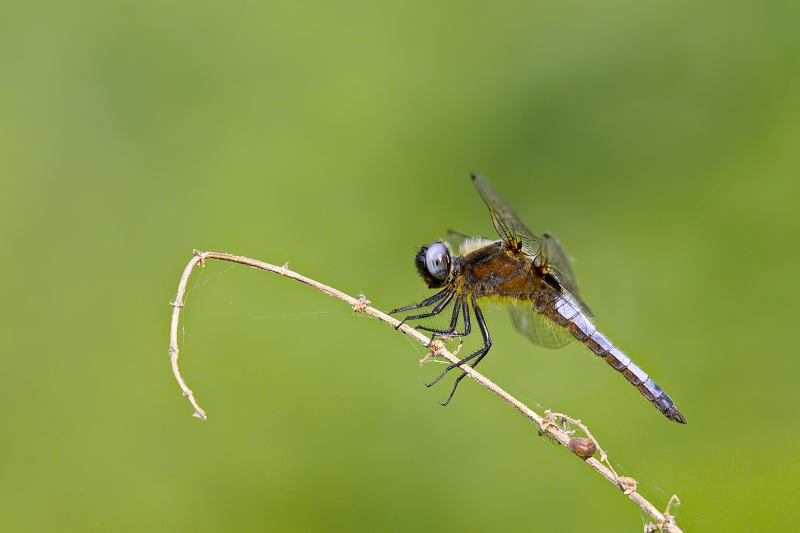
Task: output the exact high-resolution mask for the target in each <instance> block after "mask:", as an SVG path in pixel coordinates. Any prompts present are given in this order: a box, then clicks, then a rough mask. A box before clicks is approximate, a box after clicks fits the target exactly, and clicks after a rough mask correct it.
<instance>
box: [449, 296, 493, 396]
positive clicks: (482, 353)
mask: <svg viewBox="0 0 800 533" xmlns="http://www.w3.org/2000/svg"><path fill="white" fill-rule="evenodd" d="M472 308H473V309H474V310H475V320H476V321H477V322H478V327H479V328H480V330H481V336H483V348H481V349H480V350H478V351H477V352H475V353H474V354H472V355H470V356H469V357H468V358H467V359H472V358H473V357H474V358H475V361H473V362H472V363H470V365H469V366H470V367H472V368H475V367H476V366H478V363H480V362H481V359H483V358H484V357H486V354H487V353H489V349H490V348H491V347H492V337H491V336H490V335H489V328H488V327H487V326H486V320H484V318H483V312H481V308H480V307H478V305H477V303H476V302H475V296H474V295H473V296H472ZM466 376H467V373H466V372H462V373H461V375H460V376H458V377H457V378H456V381H455V382H454V383H453V390H451V391H450V396H448V397H447V399H446V400H445V401H444V402H442V406H445V407H446V406H447V404H449V403H450V400H452V399H453V395H454V394H455V393H456V389H457V388H458V384H459V383H461V380H462V379H464V378H465V377H466Z"/></svg>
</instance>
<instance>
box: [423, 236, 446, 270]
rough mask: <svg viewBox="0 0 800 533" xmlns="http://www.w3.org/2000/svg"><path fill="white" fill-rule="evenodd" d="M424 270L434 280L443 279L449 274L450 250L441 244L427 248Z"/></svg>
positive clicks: (434, 244)
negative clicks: (426, 270)
mask: <svg viewBox="0 0 800 533" xmlns="http://www.w3.org/2000/svg"><path fill="white" fill-rule="evenodd" d="M425 268H426V269H428V273H429V274H430V275H431V276H433V277H434V278H436V279H445V278H446V277H447V275H448V274H449V273H450V250H448V249H447V246H445V245H444V244H442V243H441V242H435V243H433V244H431V245H430V246H428V251H427V252H425Z"/></svg>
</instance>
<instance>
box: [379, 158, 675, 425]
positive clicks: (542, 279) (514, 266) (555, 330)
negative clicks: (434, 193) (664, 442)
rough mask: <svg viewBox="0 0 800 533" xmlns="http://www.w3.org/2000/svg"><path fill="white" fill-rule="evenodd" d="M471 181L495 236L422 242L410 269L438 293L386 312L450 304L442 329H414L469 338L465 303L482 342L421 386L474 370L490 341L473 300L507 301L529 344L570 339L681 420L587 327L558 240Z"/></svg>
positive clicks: (587, 314) (586, 311)
mask: <svg viewBox="0 0 800 533" xmlns="http://www.w3.org/2000/svg"><path fill="white" fill-rule="evenodd" d="M472 183H473V185H475V188H476V189H478V193H479V194H480V195H481V198H483V201H484V202H485V203H486V205H487V206H488V207H489V214H490V215H491V217H492V223H493V224H494V227H495V230H497V233H498V235H499V236H500V240H496V241H493V240H490V239H486V238H483V237H467V236H466V235H462V234H459V233H456V232H452V231H451V232H450V233H449V237H450V240H451V241H454V243H456V244H459V253H458V255H455V254H454V253H453V250H452V248H451V246H450V244H449V243H447V242H445V241H443V240H436V241H434V242H432V243H431V244H429V245H428V246H422V247H421V248H420V249H419V251H418V252H417V254H416V257H415V259H414V262H415V265H416V268H417V271H418V272H419V275H420V276H421V277H422V279H423V280H424V281H425V283H426V284H427V285H428V288H430V289H441V290H440V291H439V292H437V293H436V294H434V295H433V296H431V297H429V298H426V299H424V300H423V301H421V302H420V303H418V304H411V305H407V306H405V307H401V308H399V309H395V310H393V311H391V312H390V314H394V313H404V312H407V311H414V310H417V309H425V308H428V307H431V306H433V308H432V309H430V310H429V311H427V312H423V313H420V314H416V315H409V316H406V317H405V318H404V319H403V322H402V323H405V322H406V321H408V320H418V319H424V318H429V317H432V316H435V315H438V314H440V313H441V312H443V311H444V310H445V309H446V308H447V307H448V306H449V305H451V304H452V305H453V311H452V317H451V319H450V325H449V327H448V328H447V329H436V328H429V327H425V326H417V329H420V330H423V331H428V332H430V333H431V334H432V336H431V340H433V339H434V338H435V337H436V336H437V335H438V336H440V337H445V338H451V337H465V336H467V335H469V334H470V332H471V318H470V307H471V308H472V313H473V314H474V315H475V321H476V322H477V323H478V329H480V332H481V336H482V338H483V346H482V347H481V348H480V349H479V350H477V351H475V352H473V353H471V354H470V355H468V356H466V357H464V358H463V359H461V361H459V362H458V363H456V364H451V365H448V366H447V368H445V370H444V372H442V373H441V374H440V375H439V377H437V378H436V379H434V380H433V382H431V383H427V384H426V385H427V386H428V387H431V386H433V385H435V384H436V383H438V382H439V380H441V379H442V378H443V377H444V376H445V375H446V374H447V373H448V372H450V371H451V370H453V369H454V368H456V367H458V366H460V365H462V364H465V363H469V364H470V366H471V367H472V368H475V367H476V366H477V365H478V363H480V362H481V360H482V359H483V358H484V357H486V354H487V353H489V350H490V349H491V347H492V338H491V336H490V335H489V329H488V328H487V326H486V321H485V320H484V317H483V312H482V311H481V307H480V305H479V302H480V301H481V300H482V299H493V300H495V301H498V302H499V303H500V304H501V305H506V306H508V308H509V311H510V313H511V319H512V321H513V323H514V326H515V327H516V328H517V330H519V331H520V332H521V333H522V334H523V335H525V336H526V337H528V339H529V340H531V341H532V342H533V343H534V344H538V345H540V346H544V347H546V348H561V347H562V346H565V345H566V344H568V343H569V342H571V341H573V340H575V339H577V340H579V341H581V342H583V343H584V344H586V346H587V347H588V348H589V349H590V350H591V351H592V352H593V353H594V354H596V355H598V356H600V357H602V358H603V359H605V360H606V362H608V364H610V365H611V366H612V367H614V369H616V370H617V371H619V372H621V373H622V374H623V375H624V376H625V378H626V379H627V380H628V381H629V382H630V383H631V384H632V385H633V386H635V387H636V388H637V389H639V392H641V393H642V395H643V396H644V397H645V398H647V399H648V400H650V402H651V403H652V404H653V405H654V406H655V407H656V409H658V410H659V411H661V412H662V413H663V414H664V416H666V417H667V418H669V419H670V420H674V421H676V422H680V423H681V424H685V423H686V418H684V416H683V415H682V414H681V413H680V411H678V409H677V408H676V407H675V404H674V403H673V402H672V399H671V398H670V397H669V396H668V395H667V393H666V392H664V390H663V389H662V388H661V387H659V386H658V385H656V383H655V382H654V381H653V380H652V379H650V377H649V376H648V375H647V373H645V372H644V371H643V370H642V369H641V368H639V367H638V366H637V365H636V364H634V363H633V361H631V360H630V358H629V357H628V356H626V355H625V354H624V353H622V351H620V350H619V349H618V348H617V347H616V346H614V345H613V344H612V343H611V341H609V340H608V339H607V338H606V337H605V336H603V334H602V333H600V332H599V331H597V329H596V328H595V327H594V325H593V324H592V322H591V320H590V318H591V317H593V316H594V313H593V312H592V310H591V309H590V308H589V306H587V305H586V304H585V303H584V302H583V300H582V299H581V296H580V293H579V291H578V284H577V282H576V281H575V276H574V274H573V273H572V267H571V266H570V259H569V256H568V255H567V254H566V252H565V251H564V249H563V248H562V247H561V245H560V244H559V242H558V240H556V238H555V237H554V236H553V235H552V234H550V233H547V232H545V233H544V234H543V235H542V237H537V236H535V235H534V234H533V233H532V232H531V230H529V229H528V227H527V226H526V225H525V224H524V223H522V221H521V220H520V219H519V217H518V216H517V214H516V213H515V212H514V209H513V208H512V207H511V206H510V205H509V204H508V203H507V202H506V201H505V200H503V198H502V197H501V196H500V194H499V193H498V192H497V191H496V190H495V189H494V187H492V185H491V184H490V183H489V181H488V180H486V178H484V177H483V176H481V175H479V174H476V173H472ZM459 317H463V330H462V331H460V332H459V331H456V329H457V324H458V319H459ZM398 327H399V326H398ZM465 376H466V374H465V373H462V374H461V375H459V376H458V377H457V378H456V380H455V383H454V384H453V389H452V390H451V391H450V395H449V396H448V397H447V400H445V401H444V402H443V403H442V405H447V404H448V403H450V400H452V398H453V395H454V394H455V392H456V389H457V388H458V384H459V383H460V382H461V380H462V379H464V377H465Z"/></svg>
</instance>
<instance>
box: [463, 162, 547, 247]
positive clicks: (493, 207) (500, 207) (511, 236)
mask: <svg viewBox="0 0 800 533" xmlns="http://www.w3.org/2000/svg"><path fill="white" fill-rule="evenodd" d="M471 176H472V183H473V185H475V188H476V189H478V194H480V195H481V198H483V201H484V202H485V203H486V206H487V207H488V208H489V214H490V215H491V216H492V224H494V229H495V230H497V234H498V235H500V237H501V238H502V239H503V240H505V241H506V242H507V243H508V244H509V245H511V248H512V249H517V250H522V251H525V252H526V253H527V254H528V255H530V256H531V257H536V256H537V255H538V254H539V251H540V250H541V248H542V243H541V239H539V237H537V236H535V235H534V234H533V233H532V232H531V230H529V229H528V226H526V225H525V224H523V222H522V221H521V220H520V219H519V216H517V213H516V212H515V211H514V208H513V207H511V206H510V205H509V204H508V202H506V201H505V200H503V197H502V196H500V193H498V192H497V191H496V190H494V187H492V184H491V183H489V181H488V180H487V179H486V178H484V177H483V176H481V175H480V174H477V173H475V172H473V173H472V174H471Z"/></svg>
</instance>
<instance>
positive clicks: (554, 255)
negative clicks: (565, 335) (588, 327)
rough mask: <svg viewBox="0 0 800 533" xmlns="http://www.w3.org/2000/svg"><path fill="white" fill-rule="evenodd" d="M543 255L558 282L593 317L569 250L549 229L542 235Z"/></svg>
mask: <svg viewBox="0 0 800 533" xmlns="http://www.w3.org/2000/svg"><path fill="white" fill-rule="evenodd" d="M542 256H543V257H544V259H545V264H546V265H547V268H548V269H549V270H550V271H551V272H553V273H554V274H555V276H556V278H557V279H558V282H559V283H561V285H562V286H563V287H564V288H565V289H567V290H568V291H569V293H570V294H571V295H572V296H573V297H575V300H576V301H577V302H578V303H579V304H580V306H581V307H582V308H583V311H584V312H585V313H586V314H587V315H589V316H590V317H593V316H594V311H592V310H591V309H589V306H588V305H586V303H584V301H583V300H582V299H581V294H580V292H579V291H578V282H577V281H575V274H574V273H573V272H572V266H571V265H570V263H571V260H570V258H569V256H568V255H567V252H565V251H564V248H562V247H561V244H560V243H559V242H558V239H556V237H555V235H553V234H552V233H549V232H547V231H546V232H544V235H543V237H542Z"/></svg>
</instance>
